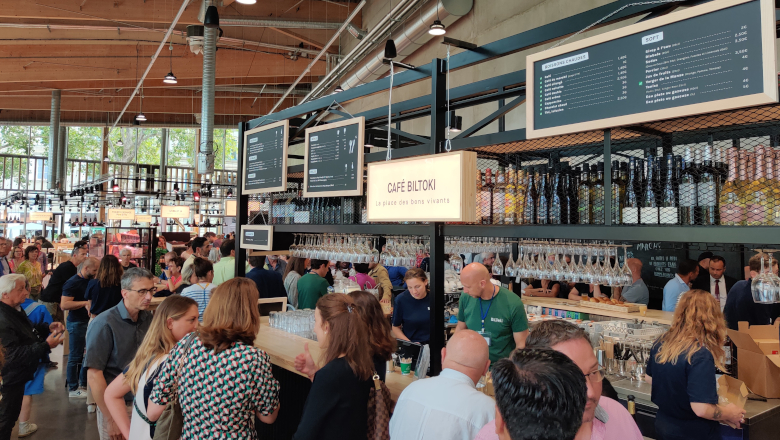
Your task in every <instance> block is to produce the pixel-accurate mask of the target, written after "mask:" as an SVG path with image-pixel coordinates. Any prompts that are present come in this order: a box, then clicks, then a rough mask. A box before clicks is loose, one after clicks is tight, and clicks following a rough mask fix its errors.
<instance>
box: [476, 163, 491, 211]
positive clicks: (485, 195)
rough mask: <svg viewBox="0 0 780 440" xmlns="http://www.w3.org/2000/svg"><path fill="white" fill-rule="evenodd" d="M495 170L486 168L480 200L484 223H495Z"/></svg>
mask: <svg viewBox="0 0 780 440" xmlns="http://www.w3.org/2000/svg"><path fill="white" fill-rule="evenodd" d="M492 177H493V172H492V171H491V170H490V168H488V169H487V170H485V184H484V185H482V196H481V197H480V200H479V206H480V210H481V211H482V224H483V225H492V224H493V206H492V204H493V182H492V180H491V179H492Z"/></svg>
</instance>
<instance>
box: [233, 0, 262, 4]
mask: <svg viewBox="0 0 780 440" xmlns="http://www.w3.org/2000/svg"><path fill="white" fill-rule="evenodd" d="M236 1H237V2H239V3H241V4H242V5H253V4H255V3H257V0H236Z"/></svg>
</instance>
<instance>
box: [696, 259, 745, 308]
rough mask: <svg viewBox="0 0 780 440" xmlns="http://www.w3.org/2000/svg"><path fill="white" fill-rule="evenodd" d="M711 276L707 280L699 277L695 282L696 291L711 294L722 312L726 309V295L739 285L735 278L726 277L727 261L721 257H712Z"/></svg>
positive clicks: (709, 269)
mask: <svg viewBox="0 0 780 440" xmlns="http://www.w3.org/2000/svg"><path fill="white" fill-rule="evenodd" d="M707 270H708V271H709V276H707V277H706V278H703V279H702V277H699V278H697V279H696V281H694V282H693V288H694V289H701V290H706V291H707V292H710V293H711V294H712V296H713V297H715V301H718V302H719V303H720V310H721V311H723V308H724V307H726V295H727V294H728V292H729V291H730V290H731V288H732V287H734V284H736V283H737V280H736V279H735V278H732V277H730V276H728V275H726V274H725V273H724V272H725V271H726V260H725V259H724V258H723V257H721V256H720V255H713V256H712V257H710V264H709V267H708V268H707Z"/></svg>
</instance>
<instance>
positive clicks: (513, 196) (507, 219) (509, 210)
mask: <svg viewBox="0 0 780 440" xmlns="http://www.w3.org/2000/svg"><path fill="white" fill-rule="evenodd" d="M516 180H517V176H516V174H515V170H514V169H513V168H511V167H510V168H509V169H507V172H506V181H507V184H506V189H505V190H504V224H505V225H513V224H515V211H517V206H516V205H517V184H516Z"/></svg>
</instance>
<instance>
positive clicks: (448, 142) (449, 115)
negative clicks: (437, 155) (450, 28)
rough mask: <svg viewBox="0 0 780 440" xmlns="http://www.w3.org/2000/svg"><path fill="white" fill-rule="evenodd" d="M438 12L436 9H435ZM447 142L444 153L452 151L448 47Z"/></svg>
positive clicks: (448, 52)
mask: <svg viewBox="0 0 780 440" xmlns="http://www.w3.org/2000/svg"><path fill="white" fill-rule="evenodd" d="M437 12H438V9H437ZM446 81H447V118H448V119H449V122H448V123H447V140H445V141H444V151H446V152H448V153H449V152H450V151H451V150H452V142H451V141H450V128H452V114H451V113H450V45H449V44H448V45H447V76H446Z"/></svg>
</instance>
